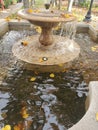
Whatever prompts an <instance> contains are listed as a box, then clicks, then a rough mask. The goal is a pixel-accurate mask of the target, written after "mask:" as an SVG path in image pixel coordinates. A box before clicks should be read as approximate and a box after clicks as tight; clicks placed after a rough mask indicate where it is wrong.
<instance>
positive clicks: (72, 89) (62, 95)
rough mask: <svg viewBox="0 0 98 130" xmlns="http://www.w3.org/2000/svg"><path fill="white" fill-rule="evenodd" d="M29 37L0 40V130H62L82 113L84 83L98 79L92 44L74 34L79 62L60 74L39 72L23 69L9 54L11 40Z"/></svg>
mask: <svg viewBox="0 0 98 130" xmlns="http://www.w3.org/2000/svg"><path fill="white" fill-rule="evenodd" d="M30 35H35V33H34V32H33V31H31V32H29V31H10V32H9V33H6V34H5V35H4V37H3V38H2V39H1V40H0V45H1V48H0V113H1V114H0V127H1V128H2V127H3V126H5V125H6V124H9V125H11V127H12V129H14V128H15V126H18V127H19V126H21V127H25V129H28V130H32V129H34V130H37V129H43V130H48V129H51V130H57V129H59V130H66V129H67V128H69V127H71V126H73V124H75V123H76V122H78V121H79V120H80V119H81V118H82V116H83V115H84V114H85V98H86V96H87V91H88V87H87V84H88V83H89V82H90V81H93V80H98V66H97V64H98V61H97V57H98V53H97V51H92V47H93V46H96V43H94V42H92V41H91V39H90V37H89V36H88V35H87V34H77V35H76V38H75V40H76V41H77V43H78V44H79V45H80V46H81V53H80V57H79V59H77V61H74V62H73V64H72V66H71V67H70V68H69V69H66V70H64V72H60V73H56V72H47V73H42V72H41V73H40V72H39V71H33V70H32V71H30V70H26V69H25V68H24V62H22V61H21V60H18V59H17V58H15V57H13V55H12V51H11V50H12V46H13V44H14V43H15V41H16V42H17V41H18V40H19V39H21V38H23V37H24V36H30ZM88 41H89V42H88ZM81 43H82V44H81ZM88 45H89V47H88ZM92 63H93V64H92ZM59 67H61V66H59ZM51 74H53V76H52V77H51ZM92 75H93V76H92ZM32 77H33V80H34V78H35V80H34V81H31V78H32ZM23 110H24V111H25V114H27V115H24V114H23Z"/></svg>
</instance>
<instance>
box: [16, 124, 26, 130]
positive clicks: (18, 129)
mask: <svg viewBox="0 0 98 130" xmlns="http://www.w3.org/2000/svg"><path fill="white" fill-rule="evenodd" d="M14 130H25V129H24V124H23V123H19V124H18V125H15V126H14Z"/></svg>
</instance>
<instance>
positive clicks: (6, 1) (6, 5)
mask: <svg viewBox="0 0 98 130" xmlns="http://www.w3.org/2000/svg"><path fill="white" fill-rule="evenodd" d="M11 2H12V0H4V4H5V8H8V6H9V5H10V4H11Z"/></svg>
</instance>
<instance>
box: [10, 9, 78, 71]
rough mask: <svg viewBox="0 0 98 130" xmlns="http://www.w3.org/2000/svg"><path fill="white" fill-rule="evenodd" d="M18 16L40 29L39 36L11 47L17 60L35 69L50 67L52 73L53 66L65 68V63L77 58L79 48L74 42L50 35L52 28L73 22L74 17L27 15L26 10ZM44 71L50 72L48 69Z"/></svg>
mask: <svg viewBox="0 0 98 130" xmlns="http://www.w3.org/2000/svg"><path fill="white" fill-rule="evenodd" d="M18 14H19V16H21V17H22V18H24V19H27V20H28V21H29V22H30V23H32V24H35V25H38V26H40V27H41V29H42V31H41V34H40V35H36V36H35V35H34V36H29V37H26V38H24V39H22V40H20V41H18V42H17V43H16V44H15V45H14V46H13V48H12V51H13V54H14V55H15V56H16V57H17V58H18V59H20V60H22V61H25V62H26V63H29V64H31V66H33V65H34V67H35V65H37V69H38V67H39V68H40V69H41V66H44V68H45V67H46V68H47V67H50V66H51V67H50V68H53V70H52V71H54V70H55V69H54V67H53V66H55V67H58V66H59V64H63V65H64V66H63V67H64V68H65V63H69V62H71V61H73V60H74V59H76V58H77V57H78V55H79V53H80V47H79V46H78V44H77V43H76V42H75V41H73V40H71V39H68V38H65V37H62V36H57V35H53V34H52V28H53V27H56V26H57V25H58V24H59V23H60V22H69V21H73V20H74V19H75V18H74V17H69V18H63V17H61V13H60V12H56V13H50V12H49V13H48V12H45V13H44V12H43V13H32V14H29V13H27V10H21V11H19V12H18ZM22 41H27V42H28V45H27V46H23V45H21V42H22ZM44 58H45V59H47V60H44ZM60 68H61V67H60ZM64 68H63V69H64ZM46 70H48V71H50V69H48V68H47V69H46ZM46 70H45V71H46ZM57 70H58V69H57Z"/></svg>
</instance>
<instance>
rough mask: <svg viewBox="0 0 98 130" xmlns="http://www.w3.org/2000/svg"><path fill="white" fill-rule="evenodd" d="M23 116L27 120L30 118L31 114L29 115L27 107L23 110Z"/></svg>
mask: <svg viewBox="0 0 98 130" xmlns="http://www.w3.org/2000/svg"><path fill="white" fill-rule="evenodd" d="M21 115H22V117H23V118H27V117H28V116H29V114H28V113H27V109H26V108H25V107H23V108H22V110H21Z"/></svg>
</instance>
